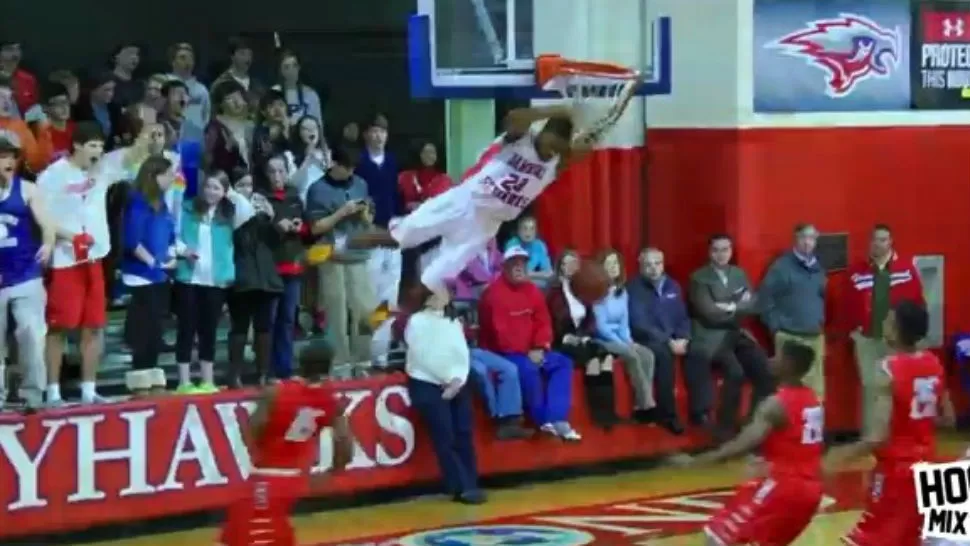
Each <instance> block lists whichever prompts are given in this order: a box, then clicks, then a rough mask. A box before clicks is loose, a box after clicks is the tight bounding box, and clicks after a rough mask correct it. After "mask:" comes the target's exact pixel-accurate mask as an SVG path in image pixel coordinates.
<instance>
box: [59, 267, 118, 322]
mask: <svg viewBox="0 0 970 546" xmlns="http://www.w3.org/2000/svg"><path fill="white" fill-rule="evenodd" d="M107 305H108V302H107V301H106V300H105V297H104V273H103V272H102V269H101V262H100V261H96V262H85V263H80V264H77V265H73V266H71V267H65V268H62V269H51V270H50V273H49V275H48V279H47V324H48V325H49V326H50V327H51V328H52V329H55V330H75V329H77V328H91V329H96V328H104V325H105V322H107V320H106V319H107V317H106V310H105V307H106V306H107Z"/></svg>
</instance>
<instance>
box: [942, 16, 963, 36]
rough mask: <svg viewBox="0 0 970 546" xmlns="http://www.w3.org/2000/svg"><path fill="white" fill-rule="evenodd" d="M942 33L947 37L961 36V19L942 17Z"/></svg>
mask: <svg viewBox="0 0 970 546" xmlns="http://www.w3.org/2000/svg"><path fill="white" fill-rule="evenodd" d="M943 35H944V36H946V37H947V38H953V37H959V36H963V19H949V18H947V19H944V20H943Z"/></svg>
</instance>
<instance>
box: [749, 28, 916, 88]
mask: <svg viewBox="0 0 970 546" xmlns="http://www.w3.org/2000/svg"><path fill="white" fill-rule="evenodd" d="M900 35H901V33H900V31H899V29H898V28H896V29H894V28H884V27H883V26H881V25H879V24H878V23H876V22H875V21H873V20H872V19H869V18H868V17H864V16H862V15H857V14H851V13H842V14H840V15H839V17H835V18H831V19H818V20H814V21H808V22H807V23H806V24H805V28H802V29H800V30H797V31H794V32H791V33H789V34H786V35H784V36H781V37H779V38H777V39H775V40H773V41H771V42H768V43H767V44H765V47H766V48H770V49H776V50H780V51H781V52H782V53H784V54H785V55H789V56H792V57H796V58H799V59H802V60H804V61H805V62H806V63H808V64H810V65H812V66H815V67H817V68H819V69H820V70H822V71H823V72H824V73H825V75H826V80H825V83H826V86H825V93H826V94H827V95H828V96H830V97H834V98H840V97H845V96H847V95H849V94H851V93H852V91H854V90H855V88H856V86H857V85H858V84H859V83H861V82H863V81H865V80H867V79H870V78H887V77H889V76H891V75H892V73H893V72H894V71H895V70H896V69H897V68H898V67H899V61H900V57H901V54H902V47H903V44H902V40H901V38H900Z"/></svg>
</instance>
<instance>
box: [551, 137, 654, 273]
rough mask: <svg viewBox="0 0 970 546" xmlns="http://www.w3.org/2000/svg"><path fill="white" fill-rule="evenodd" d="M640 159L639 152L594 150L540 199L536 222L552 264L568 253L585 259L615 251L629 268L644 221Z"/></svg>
mask: <svg viewBox="0 0 970 546" xmlns="http://www.w3.org/2000/svg"><path fill="white" fill-rule="evenodd" d="M643 158H644V149H643V148H635V149H604V150H596V151H594V152H593V153H591V154H590V156H589V157H588V158H587V159H585V160H584V161H582V162H580V163H577V164H575V165H573V166H571V167H570V168H569V169H567V170H566V171H565V172H564V173H563V174H562V176H560V177H559V179H558V180H556V182H555V183H554V184H553V185H552V186H550V187H549V189H548V190H546V192H545V193H543V195H542V197H541V198H540V199H539V200H538V202H537V203H536V206H537V208H536V216H537V218H538V221H539V227H540V230H541V236H542V237H543V239H545V241H546V243H547V244H548V245H549V251H550V252H552V254H553V259H555V256H558V254H559V253H560V252H561V251H562V250H563V249H564V248H566V247H571V248H575V249H576V250H578V251H579V252H580V253H582V254H584V255H587V256H590V255H593V254H595V253H596V252H598V251H600V250H602V249H603V248H606V247H613V248H616V249H617V250H619V251H620V252H621V253H623V255H624V256H626V257H627V262H632V260H631V259H630V258H631V257H635V256H636V253H637V251H638V250H639V247H640V244H641V232H642V228H643V221H644V220H643V214H642V211H643V199H644V197H645V195H644V185H643V182H642V181H643V178H644V165H643ZM629 265H631V264H630V263H628V266H629ZM633 265H634V266H635V264H633Z"/></svg>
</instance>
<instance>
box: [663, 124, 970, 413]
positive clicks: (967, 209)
mask: <svg viewBox="0 0 970 546" xmlns="http://www.w3.org/2000/svg"><path fill="white" fill-rule="evenodd" d="M647 142H648V151H649V153H648V157H649V159H648V166H647V172H648V178H647V179H648V181H649V184H648V185H647V192H648V195H647V201H646V202H647V203H648V207H649V208H648V210H647V212H646V215H645V216H646V221H647V222H648V227H649V233H650V242H651V244H655V245H657V246H659V247H661V248H662V249H664V251H665V252H666V255H667V262H668V269H670V270H671V271H672V273H673V274H674V275H675V276H676V277H678V278H681V279H683V278H684V277H685V276H686V275H688V274H689V273H690V271H692V270H693V269H694V268H696V267H697V266H698V265H700V264H701V263H703V261H704V260H705V254H706V244H707V237H708V235H710V234H711V233H714V232H718V231H725V232H727V233H729V234H731V235H733V236H734V237H735V238H736V255H737V260H738V263H739V265H741V266H742V267H744V269H745V270H746V271H747V272H748V274H749V275H750V276H751V277H752V278H753V279H754V280H755V281H757V280H759V279H760V278H761V276H762V275H763V273H764V270H765V268H766V267H767V265H768V264H769V263H770V262H771V260H772V259H773V258H774V257H775V256H776V255H777V254H778V253H779V252H781V251H783V250H785V249H786V248H787V247H788V245H790V244H791V230H792V227H793V226H794V224H796V223H797V222H801V221H806V222H813V223H815V224H816V225H817V226H818V227H819V228H820V229H821V230H822V231H823V232H828V233H836V232H845V233H848V234H849V244H850V247H849V252H850V258H851V259H853V260H855V259H861V258H863V257H864V256H865V255H866V252H867V245H868V237H869V230H870V229H871V227H872V225H873V224H874V223H877V222H881V223H887V224H889V225H890V226H891V227H892V228H893V231H894V234H895V239H896V246H897V248H898V249H899V251H901V252H903V253H906V254H942V255H944V256H945V258H946V271H945V326H946V331H947V334H948V335H952V334H953V333H955V332H958V331H963V330H966V329H968V328H970V303H968V301H970V244H968V238H970V154H968V150H970V127H886V128H817V129H748V130H736V129H725V130H703V129H683V130H663V129H659V130H650V131H649V134H648V141H647ZM829 281H830V289H829V295H828V300H829V303H830V305H829V307H830V309H829V311H830V316H829V323H830V324H832V323H833V322H834V318H836V317H837V314H838V313H840V312H841V306H842V296H841V292H842V287H843V286H844V283H845V282H847V281H846V279H845V276H844V274H842V273H836V274H833V275H831V276H830V277H829ZM836 334H837V333H836V332H832V335H830V336H829V337H830V340H829V353H830V356H829V358H828V363H827V370H828V374H829V375H828V387H829V391H830V397H829V400H830V402H834V403H835V404H838V405H839V406H848V407H852V408H854V407H855V406H856V404H857V399H856V392H857V390H858V378H857V374H856V371H855V364H854V361H853V358H852V351H851V346H850V344H849V342H848V341H847V340H846V339H845V338H844V337H841V338H840V337H838V336H837V335H836ZM832 407H833V404H829V408H830V409H831V408H832ZM848 417H849V414H848V413H847V412H839V415H838V416H837V417H836V422H832V420H831V419H830V422H829V426H845V425H849V424H851V423H849V422H848V421H849V419H848ZM853 422H854V421H853Z"/></svg>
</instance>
